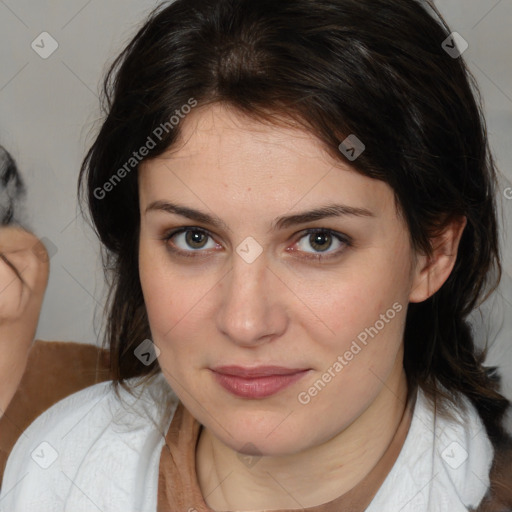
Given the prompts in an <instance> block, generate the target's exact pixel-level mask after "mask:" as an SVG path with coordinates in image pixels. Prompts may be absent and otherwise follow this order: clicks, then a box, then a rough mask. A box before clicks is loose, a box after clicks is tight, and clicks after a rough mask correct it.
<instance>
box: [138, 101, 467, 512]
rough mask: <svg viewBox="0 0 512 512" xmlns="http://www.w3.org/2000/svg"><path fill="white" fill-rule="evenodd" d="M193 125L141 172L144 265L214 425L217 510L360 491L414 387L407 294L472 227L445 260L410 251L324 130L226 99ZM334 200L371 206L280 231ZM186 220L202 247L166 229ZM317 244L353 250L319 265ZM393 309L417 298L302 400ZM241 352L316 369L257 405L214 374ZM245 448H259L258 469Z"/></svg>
mask: <svg viewBox="0 0 512 512" xmlns="http://www.w3.org/2000/svg"><path fill="white" fill-rule="evenodd" d="M182 123H183V124H182V126H181V129H182V130H183V132H182V139H181V142H180V144H178V145H177V146H176V147H174V148H173V149H172V150H171V151H169V152H168V153H166V154H164V155H162V156H161V157H159V158H158V159H154V160H151V161H147V162H145V163H144V164H142V166H141V168H140V170H139V199H140V209H141V231H140V246H139V271H140V279H141V284H142V289H143V293H144V299H145V303H146V307H147V311H148V317H149V322H150V326H151V332H152V336H153V341H154V343H155V344H156V345H157V347H158V348H159V350H160V351H161V352H160V355H159V362H160V365H161V367H162V370H163V372H164V375H165V377H166V379H167V380H168V382H169V384H170V385H171V386H172V387H173V389H174V390H175V391H176V393H177V395H178V396H179V398H180V399H181V400H182V402H183V403H184V405H185V406H186V407H187V408H188V410H189V411H190V412H191V413H192V414H193V415H194V416H195V417H196V418H197V419H198V421H199V422H200V423H201V424H202V425H203V426H204V428H203V430H202V432H201V435H200V439H199V443H198V448H197V452H196V463H197V474H198V479H199V483H200V487H201V490H202V492H203V495H204V496H205V499H206V501H207V503H208V505H209V506H210V507H212V508H213V509H214V510H259V509H278V508H300V507H311V506H314V505H318V504H320V503H325V502H327V501H330V500H332V499H334V498H336V497H337V496H339V495H341V494H343V493H345V492H347V491H348V490H350V489H351V488H352V487H354V485H356V484H357V483H358V482H359V481H360V480H361V479H362V478H363V477H364V476H365V475H366V474H367V473H368V472H369V471H370V469H371V468H372V467H373V466H374V465H375V463H376V462H377V460H378V459H379V458H380V457H381V455H382V454H383V453H384V451H385V449H386V447H387V445H388V443H389V441H390V440H391V439H392V437H393V435H394V432H395V430H396V428H397V425H398V423H399V420H400V418H401V416H402V413H403V410H404V406H405V397H406V392H407V386H406V380H405V373H404V370H403V366H402V360H403V341H402V337H403V328H404V323H405V314H406V309H407V304H408V303H409V302H410V301H422V300H425V299H426V298H427V297H429V296H430V295H432V294H433V293H435V291H437V289H439V288H440V286H441V285H442V284H443V282H444V281H445V280H446V278H447V277H448V275H449V273H450V271H451V269H452V268H453V264H454V262H455V257H456V251H457V245H458V240H459V238H460V235H461V233H462V230H463V228H464V221H463V220H461V221H459V222H457V223H455V222H454V223H452V224H451V225H450V226H449V227H448V228H447V230H446V231H445V233H444V235H442V236H440V238H439V240H437V241H436V244H435V247H436V250H435V253H434V255H433V257H432V258H430V259H429V258H427V257H426V256H423V255H420V254H416V253H414V251H413V250H412V248H411V244H410V240H409V233H408V230H407V227H406V225H405V224H404V222H403V221H402V220H401V218H400V217H399V216H398V214H397V209H396V205H395V202H394V197H393V192H392V190H391V188H390V187H389V186H388V185H387V184H385V183H383V182H380V181H376V180H372V179H370V178H367V177H365V176H363V175H361V174H358V173H356V172H354V171H353V170H351V169H350V167H349V165H348V164H349V162H347V163H344V162H343V161H342V160H339V161H337V160H333V159H332V158H331V157H330V156H329V155H328V154H327V153H326V151H325V150H324V149H323V147H322V146H321V144H320V143H319V141H318V140H317V139H316V138H315V137H314V136H313V135H311V134H308V133H306V132H304V131H302V130H300V129H292V128H284V127H277V126H271V125H265V124H262V123H260V122H258V121H255V120H252V119H249V118H247V117H244V116H243V115H242V114H240V113H238V112H237V111H236V110H233V109H229V108H227V107H225V106H222V105H219V104H216V105H213V106H208V107H202V108H197V109H195V110H194V111H193V112H192V113H191V114H189V115H188V116H187V118H186V119H185V120H184V121H183V122H182ZM154 201H168V202H172V203H176V204H179V205H183V206H187V207H189V208H194V209H196V210H201V211H203V212H205V213H207V214H210V215H216V216H218V217H220V218H221V219H222V221H223V222H224V223H225V226H218V227H214V226H211V225H209V224H207V223H204V222H198V221H197V220H191V219H188V218H186V217H183V216H180V215H176V214H172V213H168V212H165V211H162V210H160V211H157V210H149V211H146V210H147V208H148V206H149V205H150V204H151V203H153V202H154ZM330 204H344V205H348V206H351V207H355V208H365V209H367V210H370V212H371V213H372V216H354V215H345V216H342V217H330V218H324V219H321V220H315V221H313V222H308V223H306V224H300V225H293V226H289V227H287V228H285V229H277V230H275V231H273V230H272V226H273V222H274V220H275V219H276V218H278V217H281V216H284V215H291V214H294V213H299V212H303V211H306V210H311V209H313V208H319V207H323V206H326V205H330ZM183 227H190V228H195V227H199V228H203V229H204V230H207V231H208V233H209V236H204V237H203V238H201V236H200V235H196V237H198V239H197V240H196V245H194V238H193V237H192V236H190V235H191V234H189V240H188V242H189V243H188V244H187V238H186V236H185V234H177V235H175V236H174V237H172V238H171V239H169V240H167V241H166V240H165V239H164V237H165V235H166V234H168V233H169V232H170V231H172V230H173V229H178V228H183ZM311 228H323V229H324V230H325V229H330V230H332V231H334V232H336V233H339V234H343V235H346V236H348V237H350V238H351V240H352V244H351V245H350V246H347V245H346V244H344V243H340V242H339V241H337V239H336V238H334V237H332V238H330V237H329V235H328V234H324V237H325V238H323V239H321V241H320V242H319V243H320V247H319V246H318V245H315V244H314V242H315V237H314V236H313V237H310V235H309V234H308V233H306V230H307V229H311ZM192 234H193V233H192ZM247 237H253V238H254V239H255V240H256V241H257V242H258V244H259V246H260V247H261V249H262V253H261V254H260V255H259V257H258V258H256V259H255V260H254V261H253V262H251V263H248V262H247V261H246V260H245V259H244V258H242V257H241V256H240V255H239V254H238V253H237V251H236V249H237V247H239V246H240V244H242V242H244V240H246V238H247ZM322 240H324V241H322ZM331 240H332V243H331V245H329V242H330V241H331ZM172 247H174V248H177V249H181V250H182V251H184V252H185V253H187V254H193V255H195V257H186V256H179V255H176V254H174V253H172V252H171V251H170V248H172ZM241 247H245V245H244V244H242V246H241ZM319 253H321V254H322V253H323V254H324V255H326V256H327V254H330V255H333V254H336V253H337V255H336V256H333V257H331V258H330V259H328V258H326V259H325V260H324V261H323V262H321V261H318V257H316V258H315V255H318V254H319ZM308 256H309V258H308ZM394 304H395V305H397V304H398V305H400V306H402V307H401V310H400V311H399V312H397V313H396V315H394V317H393V319H392V320H389V322H386V323H385V326H384V327H383V328H382V329H380V330H379V332H378V334H377V335H376V336H375V337H374V338H373V339H371V338H370V340H369V342H368V343H367V345H366V346H364V348H363V349H362V350H361V351H360V352H359V353H358V354H357V355H355V356H354V357H353V359H352V360H351V361H348V362H347V364H346V365H344V367H343V369H342V370H341V371H340V372H339V373H337V374H336V377H334V378H333V379H332V380H331V382H329V383H328V385H326V386H325V388H324V389H322V391H321V392H319V393H318V394H317V395H316V396H314V397H313V398H311V400H310V402H309V403H307V404H303V403H300V402H299V400H298V398H297V397H298V395H299V393H300V392H303V391H307V390H308V389H309V388H310V387H311V386H312V385H313V384H314V383H315V381H317V380H318V379H319V378H321V377H322V374H324V372H326V371H327V369H328V368H330V367H332V366H333V364H334V363H335V362H336V361H337V358H338V356H340V355H343V354H344V353H345V352H346V351H347V350H349V348H350V346H351V344H352V341H353V340H354V339H356V337H357V336H358V334H360V333H361V332H363V331H364V330H365V329H366V328H369V327H370V326H374V325H375V324H376V321H378V320H379V319H380V318H381V315H382V314H386V311H388V310H389V309H390V308H392V307H393V305H394ZM397 309H398V308H397ZM228 364H233V365H241V366H246V367H255V366H260V365H279V366H285V367H288V368H308V369H309V372H308V373H307V374H306V375H305V376H304V377H303V378H302V379H301V380H299V381H298V382H296V383H294V384H292V385H291V386H290V387H288V388H286V389H285V390H282V391H280V392H279V393H277V394H275V395H273V396H270V397H268V398H264V399H257V400H254V399H244V398H239V397H236V396H233V395H231V394H230V393H229V392H227V391H225V390H224V389H223V388H222V387H220V386H219V385H218V384H217V383H216V381H215V380H214V378H213V376H212V372H211V370H210V368H212V367H214V366H218V365H228ZM240 453H242V454H249V455H251V454H252V455H257V456H258V457H259V456H261V458H259V459H258V460H257V463H256V464H253V465H249V464H246V463H244V460H243V458H242V457H240Z"/></svg>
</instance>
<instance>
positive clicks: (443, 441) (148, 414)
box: [0, 375, 494, 512]
mask: <svg viewBox="0 0 512 512" xmlns="http://www.w3.org/2000/svg"><path fill="white" fill-rule="evenodd" d="M135 381H136V379H133V380H129V381H128V383H133V382H135ZM136 393H137V397H133V396H132V395H130V394H129V393H128V392H127V391H125V390H124V389H122V388H120V397H121V399H119V398H118V397H117V396H116V394H115V392H114V391H113V387H112V385H111V383H109V382H107V383H101V384H97V385H95V386H92V387H90V388H87V389H85V390H82V391H80V392H78V393H75V394H74V395H71V396H69V397H67V398H66V399H64V400H62V401H61V402H59V403H58V404H56V405H54V406H53V407H52V408H50V409H49V410H48V411H46V412H45V413H44V414H42V415H41V416H39V418H37V419H36V420H35V421H34V423H32V425H30V427H29V428H28V429H27V430H26V431H25V432H24V433H23V434H22V435H21V437H20V438H19V440H18V442H17V443H16V445H15V447H14V449H13V451H12V452H11V455H10V457H9V460H8V463H7V467H6V472H5V475H4V480H3V483H2V490H1V494H0V511H1V512H98V511H100V512H156V510H157V492H158V474H159V463H160V454H161V451H162V447H163V444H164V437H165V433H166V432H167V429H168V427H169V424H170V421H171V419H172V415H173V414H174V411H175V410H176V406H177V404H178V399H177V397H176V396H175V395H174V393H173V392H172V390H171V389H170V388H169V386H168V384H167V383H166V381H165V380H164V378H163V376H162V375H159V376H158V377H157V378H155V379H154V380H153V381H152V382H151V384H149V385H147V386H146V387H145V388H143V389H142V388H140V389H139V391H136ZM460 399H461V402H463V403H465V404H466V405H467V413H466V414H463V413H462V412H461V411H459V410H457V411H453V413H454V414H455V415H456V417H457V418H458V421H452V420H448V419H445V418H442V417H440V416H437V417H436V415H435V414H434V412H433V409H432V407H431V405H430V401H429V400H428V399H427V398H426V396H425V395H424V393H423V392H422V391H421V390H419V391H418V396H417V399H416V405H415V408H414V414H413V418H412V421H411V426H410V429H409V432H408V434H407V438H406V440H405V442H404V445H403V447H402V450H401V452H400V454H399V456H398V459H397V460H396V462H395V464H394V466H393V468H392V470H391V471H390V473H389V474H388V476H387V478H386V480H385V481H384V483H383V485H382V486H381V488H380V489H379V491H378V493H377V494H376V496H375V498H374V499H373V501H372V502H371V504H370V505H369V507H368V508H367V512H382V511H385V512H398V511H400V512H466V511H467V510H468V507H469V508H476V507H477V505H478V504H479V503H480V501H481V500H482V499H483V497H484V495H485V494H486V492H487V490H488V488H489V471H490V468H491V464H492V460H493V456H494V452H493V447H492V444H491V442H490V441H489V438H488V436H487V434H486V431H485V428H484V425H483V423H482V421H481V420H480V418H479V416H478V414H477V412H476V409H475V408H474V407H473V406H472V405H471V404H470V402H469V400H468V399H467V398H465V397H462V396H461V398H460ZM179 512H181V511H179Z"/></svg>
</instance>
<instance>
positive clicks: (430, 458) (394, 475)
mask: <svg viewBox="0 0 512 512" xmlns="http://www.w3.org/2000/svg"><path fill="white" fill-rule="evenodd" d="M456 399H457V402H458V403H459V407H457V408H456V409H455V410H452V411H450V412H451V414H450V415H448V416H447V415H443V414H440V413H439V411H438V410H436V407H435V406H434V404H433V403H432V401H431V400H430V399H429V398H428V397H427V396H426V395H425V394H424V392H423V391H422V390H421V389H419V390H418V393H417V396H416V404H415V407H414V413H413V418H412V422H411V425H410V428H409V432H408V434H407V438H406V440H405V443H404V445H403V446H402V450H401V452H400V455H399V456H398V458H397V460H396V462H395V465H394V466H393V468H392V470H391V472H390V473H389V475H388V476H387V478H386V480H385V482H384V484H383V485H382V487H381V489H380V490H379V492H378V493H377V495H376V496H375V499H374V501H372V506H373V507H377V508H370V509H369V510H370V511H373V510H378V507H379V506H384V508H386V507H387V506H389V505H392V506H391V508H392V509H393V510H394V509H395V508H393V507H396V510H402V511H403V512H409V511H411V512H419V511H421V512H427V511H430V510H437V511H439V512H466V511H467V510H468V509H474V508H476V507H477V506H478V505H479V503H480V502H481V501H482V499H483V498H484V496H485V495H486V493H487V492H488V490H489V488H490V470H491V466H492V462H493V458H494V448H493V446H492V443H491V441H490V439H489V437H488V436H487V433H486V430H485V427H484V425H483V422H482V420H481V419H480V417H479V415H478V412H477V411H476V408H475V407H474V406H473V405H472V404H471V402H470V401H469V399H467V398H466V397H465V396H463V395H460V396H457V397H456Z"/></svg>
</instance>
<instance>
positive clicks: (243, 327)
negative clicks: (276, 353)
mask: <svg viewBox="0 0 512 512" xmlns="http://www.w3.org/2000/svg"><path fill="white" fill-rule="evenodd" d="M219 287H220V293H221V299H220V307H219V311H218V314H217V315H216V318H217V328H218V329H219V331H220V332H221V333H223V334H224V335H225V336H227V337H228V338H229V339H230V340H231V341H232V342H233V343H236V344H237V345H239V346H245V347H252V346H259V345H262V344H264V343H268V342H269V341H271V340H273V339H275V338H276V337H279V336H281V335H282V334H283V333H284V332H285V330H286V327H287V324H288V317H287V313H286V307H285V303H284V300H285V295H283V293H284V290H283V288H284V285H283V283H282V282H281V281H280V280H279V278H278V277H277V276H276V274H275V273H274V272H272V271H271V270H270V269H269V268H268V266H267V261H266V259H265V258H264V254H262V255H261V256H260V257H259V258H258V259H257V260H256V261H254V262H252V263H247V262H246V261H244V260H243V259H242V258H241V257H240V256H238V255H237V254H234V257H233V268H232V269H231V271H230V272H229V273H228V274H227V275H226V276H225V278H224V279H223V280H222V282H221V283H219Z"/></svg>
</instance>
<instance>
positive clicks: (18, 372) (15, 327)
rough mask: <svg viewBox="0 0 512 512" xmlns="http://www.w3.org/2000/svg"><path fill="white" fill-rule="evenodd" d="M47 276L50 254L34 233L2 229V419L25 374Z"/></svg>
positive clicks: (0, 255)
mask: <svg viewBox="0 0 512 512" xmlns="http://www.w3.org/2000/svg"><path fill="white" fill-rule="evenodd" d="M48 274H49V258H48V253H47V252H46V249H45V248H44V245H43V244H42V243H41V242H40V241H39V240H38V239H37V238H36V237H35V236H34V235H33V234H32V233H29V232H27V231H24V230H23V229H20V228H17V227H10V226H6V227H0V416H1V415H2V414H3V411H5V409H6V408H7V405H8V403H9V401H10V400H11V398H12V396H13V395H14V393H15V391H16V388H17V387H18V385H19V382H20V380H21V377H22V375H23V372H24V371H25V367H26V364H27V359H28V354H29V351H30V346H31V344H32V341H33V340H34V336H35V332H36V328H37V323H38V320H39V313H40V310H41V305H42V302H43V297H44V292H45V289H46V285H47V283H48Z"/></svg>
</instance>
